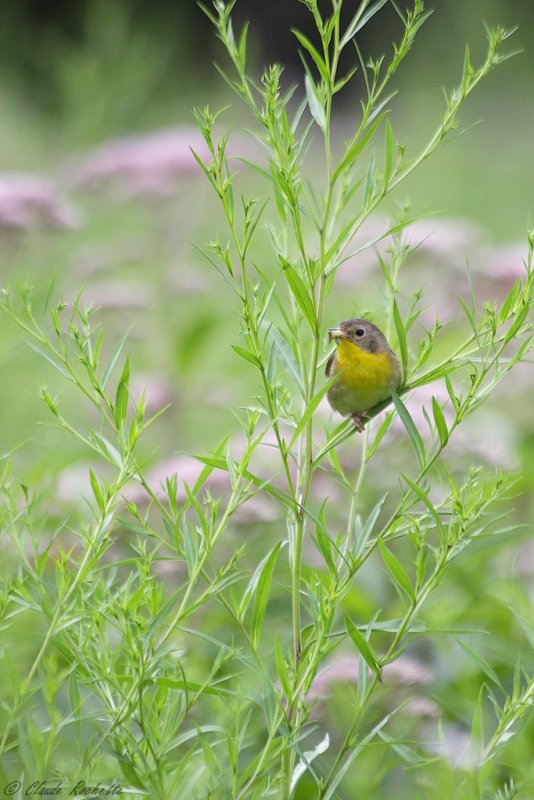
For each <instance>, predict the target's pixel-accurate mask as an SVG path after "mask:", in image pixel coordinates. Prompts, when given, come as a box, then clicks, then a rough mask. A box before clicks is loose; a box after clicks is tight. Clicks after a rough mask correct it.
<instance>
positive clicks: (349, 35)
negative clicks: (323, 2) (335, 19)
mask: <svg viewBox="0 0 534 800" xmlns="http://www.w3.org/2000/svg"><path fill="white" fill-rule="evenodd" d="M388 1H389V0H377V2H376V3H373V5H372V6H370V7H369V8H368V9H367V11H366V12H365V14H363V15H362V11H363V9H364V8H365V4H363V3H362V4H361V5H360V7H359V9H358V11H357V12H356V14H355V15H354V17H353V18H352V20H351V23H350V25H348V27H347V29H346V31H345V34H344V35H343V37H342V39H341V41H340V43H339V49H340V50H343V48H344V47H345V46H346V45H347V44H348V43H349V42H350V40H351V39H353V38H354V37H355V36H356V34H357V33H358V31H361V29H362V28H363V27H364V26H365V25H367V23H368V22H369V20H370V19H371V18H372V17H374V15H375V14H376V13H377V12H378V11H380V9H381V8H382V6H385V5H386V3H387V2H388Z"/></svg>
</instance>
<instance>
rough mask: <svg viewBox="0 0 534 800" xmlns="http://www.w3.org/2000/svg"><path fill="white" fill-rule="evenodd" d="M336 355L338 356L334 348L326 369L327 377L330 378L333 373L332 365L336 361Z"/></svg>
mask: <svg viewBox="0 0 534 800" xmlns="http://www.w3.org/2000/svg"><path fill="white" fill-rule="evenodd" d="M335 357H336V351H335V350H334V351H333V352H332V353H330V355H329V357H328V361H327V362H326V369H325V371H324V374H325V375H326V377H327V378H329V377H330V375H331V370H332V365H333V363H334V358H335Z"/></svg>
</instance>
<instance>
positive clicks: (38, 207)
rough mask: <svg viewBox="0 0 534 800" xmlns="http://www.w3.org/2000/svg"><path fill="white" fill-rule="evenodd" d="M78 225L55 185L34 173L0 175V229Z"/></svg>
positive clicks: (72, 209)
mask: <svg viewBox="0 0 534 800" xmlns="http://www.w3.org/2000/svg"><path fill="white" fill-rule="evenodd" d="M78 224H79V216H78V213H77V212H76V210H75V208H74V207H73V206H72V205H71V204H70V203H68V202H67V201H66V200H64V199H63V198H62V197H61V195H60V192H59V189H58V187H57V186H56V185H55V184H54V183H52V182H51V181H49V180H46V179H45V178H40V177H37V176H35V175H23V174H15V173H13V174H3V175H0V229H1V228H4V229H7V230H17V231H21V230H27V229H30V228H55V229H59V230H61V229H70V228H75V227H76V226H77V225H78Z"/></svg>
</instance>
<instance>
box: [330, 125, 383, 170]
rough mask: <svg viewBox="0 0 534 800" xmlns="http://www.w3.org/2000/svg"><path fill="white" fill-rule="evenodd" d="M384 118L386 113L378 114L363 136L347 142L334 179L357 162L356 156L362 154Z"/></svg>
mask: <svg viewBox="0 0 534 800" xmlns="http://www.w3.org/2000/svg"><path fill="white" fill-rule="evenodd" d="M385 116H387V114H386V112H383V113H382V114H380V116H379V117H377V119H375V121H374V122H373V123H372V125H370V126H369V127H368V128H367V130H366V132H365V133H364V135H363V136H358V137H355V138H354V139H353V140H352V141H351V142H349V145H348V147H347V150H346V152H345V155H344V156H343V158H342V159H341V161H340V162H339V164H338V165H337V167H336V169H335V170H334V176H333V177H334V178H338V177H339V176H340V175H341V173H342V172H344V171H345V170H346V169H347V168H348V167H352V166H353V165H354V162H355V161H356V160H357V158H358V156H359V155H360V154H361V153H362V152H363V150H365V148H366V147H367V145H368V144H369V142H370V141H371V139H372V138H373V135H374V132H375V131H376V129H377V128H378V126H379V125H380V123H381V122H382V120H383V119H384V117H385Z"/></svg>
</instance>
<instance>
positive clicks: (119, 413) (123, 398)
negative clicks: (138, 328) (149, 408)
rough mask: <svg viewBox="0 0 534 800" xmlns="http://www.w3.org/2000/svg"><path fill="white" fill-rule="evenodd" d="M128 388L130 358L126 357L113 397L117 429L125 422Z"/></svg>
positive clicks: (128, 395)
mask: <svg viewBox="0 0 534 800" xmlns="http://www.w3.org/2000/svg"><path fill="white" fill-rule="evenodd" d="M129 388H130V358H129V357H127V358H126V361H125V362H124V367H123V370H122V374H121V376H120V378H119V384H118V386H117V393H116V395H115V410H114V414H115V422H116V424H117V428H122V426H123V425H124V422H125V420H126V414H127V411H128V400H129V397H130V394H129Z"/></svg>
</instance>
